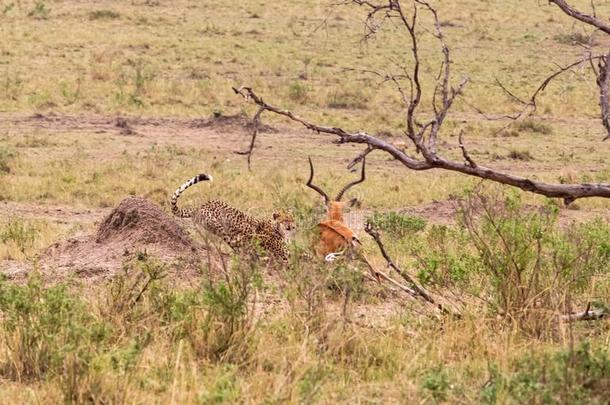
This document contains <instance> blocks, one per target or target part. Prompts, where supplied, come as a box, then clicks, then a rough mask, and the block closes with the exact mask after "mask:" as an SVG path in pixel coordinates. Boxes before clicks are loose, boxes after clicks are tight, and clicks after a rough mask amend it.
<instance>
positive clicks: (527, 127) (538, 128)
mask: <svg viewBox="0 0 610 405" xmlns="http://www.w3.org/2000/svg"><path fill="white" fill-rule="evenodd" d="M515 129H516V130H518V131H525V132H534V133H538V134H543V135H550V134H552V133H553V128H551V126H549V125H547V124H545V123H543V122H540V121H535V120H531V119H529V120H523V121H519V122H518V123H517V124H515Z"/></svg>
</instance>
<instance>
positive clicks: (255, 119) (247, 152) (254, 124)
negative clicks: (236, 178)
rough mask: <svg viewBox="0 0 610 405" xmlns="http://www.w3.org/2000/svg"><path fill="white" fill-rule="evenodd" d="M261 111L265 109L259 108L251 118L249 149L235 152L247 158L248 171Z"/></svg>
mask: <svg viewBox="0 0 610 405" xmlns="http://www.w3.org/2000/svg"><path fill="white" fill-rule="evenodd" d="M263 111H265V109H264V108H262V107H260V108H259V109H258V110H257V111H256V114H254V117H253V118H252V138H251V139H250V147H248V149H247V150H245V151H243V152H241V151H235V153H236V154H238V155H246V156H248V170H252V168H251V161H252V153H254V144H255V142H256V137H257V135H258V130H259V127H260V123H261V114H262V113H263Z"/></svg>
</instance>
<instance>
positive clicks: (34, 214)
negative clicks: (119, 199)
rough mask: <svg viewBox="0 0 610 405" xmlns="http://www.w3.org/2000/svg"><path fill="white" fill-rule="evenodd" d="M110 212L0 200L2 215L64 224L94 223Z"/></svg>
mask: <svg viewBox="0 0 610 405" xmlns="http://www.w3.org/2000/svg"><path fill="white" fill-rule="evenodd" d="M109 212H110V208H75V207H71V206H66V205H46V204H34V203H19V202H12V201H2V202H0V217H5V218H12V217H20V218H28V219H44V220H49V221H53V222H59V223H64V224H69V223H75V222H80V223H94V222H97V221H99V220H101V219H102V218H103V217H104V216H105V215H107V214H108V213H109Z"/></svg>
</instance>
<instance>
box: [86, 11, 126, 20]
mask: <svg viewBox="0 0 610 405" xmlns="http://www.w3.org/2000/svg"><path fill="white" fill-rule="evenodd" d="M120 17H121V14H119V13H117V12H116V11H112V10H96V11H92V12H90V13H89V19H90V20H115V19H117V18H120Z"/></svg>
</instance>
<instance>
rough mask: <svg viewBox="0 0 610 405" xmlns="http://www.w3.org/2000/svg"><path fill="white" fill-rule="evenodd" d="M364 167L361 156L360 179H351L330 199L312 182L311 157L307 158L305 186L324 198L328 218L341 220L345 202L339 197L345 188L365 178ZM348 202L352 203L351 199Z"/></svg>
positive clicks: (345, 190) (343, 193) (347, 188)
mask: <svg viewBox="0 0 610 405" xmlns="http://www.w3.org/2000/svg"><path fill="white" fill-rule="evenodd" d="M364 169H365V160H364V158H363V159H362V172H361V174H360V179H358V180H355V181H352V182H351V183H348V184H347V185H346V186H345V187H343V188H342V189H341V191H339V193H338V194H337V196H336V197H335V198H334V199H332V200H331V199H330V198H329V197H328V194H326V193H325V192H324V190H322V189H321V188H320V187H318V186H316V185H315V184H313V175H314V170H313V163H312V162H311V158H309V180H307V187H309V188H311V189H313V190H315V191H316V192H317V193H318V194H320V195H321V196H322V198H324V206H325V207H326V213H327V216H328V219H329V220H334V221H343V207H344V205H345V203H344V202H342V201H341V199H342V198H343V196H344V195H345V193H346V192H347V190H349V189H350V188H352V187H353V186H355V185H356V184H360V183H362V182H363V181H364V179H365V172H364ZM350 203H351V204H352V205H353V201H352V202H350Z"/></svg>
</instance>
